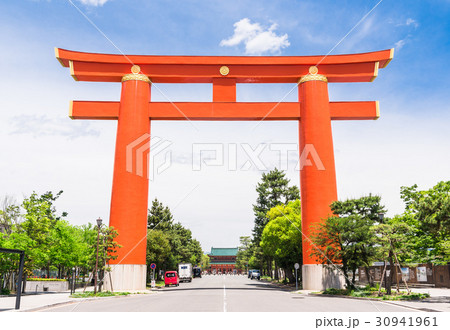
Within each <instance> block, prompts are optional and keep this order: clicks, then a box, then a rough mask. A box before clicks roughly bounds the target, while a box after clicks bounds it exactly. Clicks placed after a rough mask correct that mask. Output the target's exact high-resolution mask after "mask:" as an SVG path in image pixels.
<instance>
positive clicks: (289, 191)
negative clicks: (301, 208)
mask: <svg viewBox="0 0 450 330" xmlns="http://www.w3.org/2000/svg"><path fill="white" fill-rule="evenodd" d="M256 192H257V193H258V198H257V199H256V204H254V205H253V212H254V214H255V227H254V228H253V241H254V242H255V243H256V244H258V245H259V242H260V241H261V236H262V232H263V230H264V227H265V226H266V224H267V222H269V218H268V217H267V212H269V210H270V209H271V208H272V207H275V206H277V205H280V204H286V203H288V202H289V201H294V200H296V199H299V198H300V192H299V190H298V188H297V186H289V179H287V178H286V173H284V172H283V171H280V170H278V169H277V168H275V169H274V170H272V171H270V172H269V173H263V175H262V178H261V182H259V183H258V185H257V187H256Z"/></svg>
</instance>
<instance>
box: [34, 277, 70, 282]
mask: <svg viewBox="0 0 450 330" xmlns="http://www.w3.org/2000/svg"><path fill="white" fill-rule="evenodd" d="M34 281H47V282H67V281H68V280H66V279H61V278H38V277H31V278H27V282H34Z"/></svg>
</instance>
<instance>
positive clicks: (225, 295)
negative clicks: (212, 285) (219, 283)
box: [223, 284, 227, 312]
mask: <svg viewBox="0 0 450 330" xmlns="http://www.w3.org/2000/svg"><path fill="white" fill-rule="evenodd" d="M223 311H224V312H226V311H227V290H226V288H225V284H224V285H223Z"/></svg>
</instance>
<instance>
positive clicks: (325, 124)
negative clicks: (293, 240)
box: [55, 48, 393, 290]
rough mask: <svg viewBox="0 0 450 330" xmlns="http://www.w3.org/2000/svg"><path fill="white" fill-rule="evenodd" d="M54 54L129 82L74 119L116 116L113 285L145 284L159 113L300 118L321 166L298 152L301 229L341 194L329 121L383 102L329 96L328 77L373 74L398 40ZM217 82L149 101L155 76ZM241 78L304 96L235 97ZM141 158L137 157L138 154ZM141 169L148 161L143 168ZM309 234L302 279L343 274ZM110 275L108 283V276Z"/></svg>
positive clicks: (84, 72)
mask: <svg viewBox="0 0 450 330" xmlns="http://www.w3.org/2000/svg"><path fill="white" fill-rule="evenodd" d="M55 55H56V58H57V59H58V60H59V62H60V63H61V64H62V66H64V67H68V68H70V74H71V76H72V77H73V78H74V79H75V80H76V81H98V82H121V83H122V92H121V98H120V102H101V101H72V102H71V103H70V114H69V116H70V117H71V118H72V119H97V120H118V125H117V140H116V151H115V161H114V176H113V187H112V197H111V213H110V223H109V224H110V225H111V226H114V227H115V228H116V229H117V230H118V232H119V236H118V238H117V240H118V242H119V243H120V244H121V245H123V248H122V249H120V250H119V257H118V259H117V260H115V261H114V263H115V265H114V266H113V271H112V282H113V283H112V284H113V288H114V289H115V290H142V289H145V285H146V278H145V276H146V266H145V264H146V239H145V238H146V232H147V207H148V178H147V177H146V176H145V175H137V173H142V172H143V170H142V168H143V167H144V168H145V166H144V164H140V163H139V162H144V161H145V159H146V157H143V155H142V153H144V154H145V153H148V152H149V136H150V123H151V121H153V120H211V121H214V120H221V121H224V120H226V121H232V120H255V121H257V120H297V121H298V122H299V142H300V152H301V151H303V150H305V148H307V147H308V146H313V148H314V151H315V152H316V153H317V155H318V156H319V157H320V160H321V162H322V166H321V167H320V168H319V166H317V164H314V162H312V161H311V160H309V159H308V158H307V157H305V158H304V159H303V158H301V159H300V166H301V171H300V190H301V203H302V231H303V234H304V235H306V236H307V237H309V236H310V233H311V225H312V224H315V223H318V222H320V221H321V219H323V218H325V217H327V216H328V215H329V214H330V208H329V205H330V204H331V203H332V202H333V201H335V200H337V189H336V172H335V162H334V151H333V137H332V131H331V120H369V119H377V118H378V117H379V107H378V102H377V101H367V102H330V101H329V98H328V83H334V82H336V83H338V82H371V81H373V80H374V79H375V78H376V77H377V75H378V70H379V69H380V68H384V67H386V65H387V64H388V63H389V62H390V61H391V60H392V58H393V49H389V50H383V51H377V52H371V53H363V54H349V55H329V56H270V57H269V56H257V57H252V56H245V57H244V56H236V57H230V56H147V55H111V54H95V53H83V52H74V51H69V50H64V49H58V48H55ZM152 82H154V83H211V84H212V86H213V97H212V99H213V100H212V102H175V103H172V102H151V99H150V92H151V88H150V87H151V83H152ZM239 83H298V99H299V102H282V103H274V102H236V84H239ZM137 150H139V154H140V155H141V156H140V157H141V159H140V160H138V161H137V163H136V164H132V163H130V157H129V155H130V153H132V152H135V151H137ZM139 168H140V169H139ZM311 249H312V246H311V244H310V242H309V241H308V240H307V239H305V238H304V239H303V263H304V265H303V269H302V272H303V288H304V289H314V290H317V289H323V288H324V287H330V286H339V285H341V283H342V282H341V279H340V278H338V277H337V276H335V274H332V273H330V272H329V271H327V270H326V269H325V268H323V267H322V265H319V264H318V262H317V261H316V260H315V259H314V258H313V257H311V256H310V252H311ZM107 284H108V283H107Z"/></svg>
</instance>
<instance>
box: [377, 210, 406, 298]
mask: <svg viewBox="0 0 450 330" xmlns="http://www.w3.org/2000/svg"><path fill="white" fill-rule="evenodd" d="M404 217H405V216H395V217H394V218H392V219H389V218H385V219H384V221H383V223H380V224H376V225H374V226H373V227H372V228H370V231H371V233H372V237H373V240H374V242H375V243H376V246H377V257H378V259H379V260H383V261H384V262H385V265H387V264H388V263H389V265H390V266H389V269H390V272H389V276H388V277H386V293H387V294H388V295H390V294H391V286H392V279H393V277H394V273H396V271H395V269H394V268H395V266H394V265H395V264H396V263H398V262H400V260H405V261H407V260H411V251H412V246H413V242H412V240H411V236H412V235H413V232H414V228H412V227H411V226H409V225H408V224H407V222H408V221H405V219H404ZM382 276H383V277H384V276H386V268H385V269H383V275H382Z"/></svg>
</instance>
